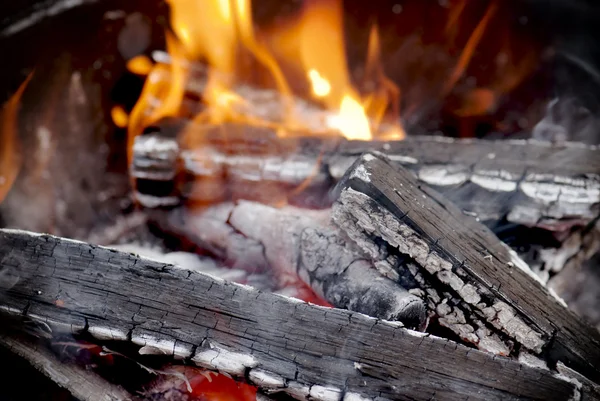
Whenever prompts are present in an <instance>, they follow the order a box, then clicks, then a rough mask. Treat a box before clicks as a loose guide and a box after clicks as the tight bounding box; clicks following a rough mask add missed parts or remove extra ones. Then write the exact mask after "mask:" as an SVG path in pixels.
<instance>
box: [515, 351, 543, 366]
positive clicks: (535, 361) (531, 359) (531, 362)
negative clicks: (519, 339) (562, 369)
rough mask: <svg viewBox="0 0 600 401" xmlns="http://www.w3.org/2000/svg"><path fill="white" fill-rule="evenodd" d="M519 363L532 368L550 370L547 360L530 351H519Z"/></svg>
mask: <svg viewBox="0 0 600 401" xmlns="http://www.w3.org/2000/svg"><path fill="white" fill-rule="evenodd" d="M518 360H519V363H522V364H523V365H526V366H529V367H531V368H536V369H543V370H548V365H547V364H546V362H545V361H543V360H542V359H540V358H538V357H537V356H536V355H533V354H531V353H529V352H521V353H519V358H518Z"/></svg>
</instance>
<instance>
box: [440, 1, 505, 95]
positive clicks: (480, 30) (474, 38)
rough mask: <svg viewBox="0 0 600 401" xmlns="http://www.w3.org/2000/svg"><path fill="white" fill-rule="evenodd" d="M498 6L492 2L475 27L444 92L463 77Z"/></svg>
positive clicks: (447, 91) (449, 89)
mask: <svg viewBox="0 0 600 401" xmlns="http://www.w3.org/2000/svg"><path fill="white" fill-rule="evenodd" d="M496 8H497V5H496V2H492V3H490V5H489V7H488V9H487V11H486V12H485V15H484V16H483V18H482V19H481V21H479V24H477V27H475V30H474V31H473V34H472V35H471V37H470V38H469V40H468V41H467V44H466V45H465V47H464V49H463V51H462V53H461V55H460V58H459V59H458V63H457V64H456V67H454V70H453V71H452V74H451V75H450V78H449V79H448V81H447V82H446V85H445V87H444V93H449V92H450V91H451V90H452V88H454V85H456V82H458V80H459V79H460V77H462V75H463V74H464V72H465V70H466V69H467V66H468V65H469V62H470V61H471V58H472V57H473V53H474V52H475V49H476V48H477V45H479V42H480V41H481V38H482V36H483V34H484V32H485V29H486V28H487V25H488V23H489V22H490V19H491V18H492V16H493V15H494V13H495V12H496Z"/></svg>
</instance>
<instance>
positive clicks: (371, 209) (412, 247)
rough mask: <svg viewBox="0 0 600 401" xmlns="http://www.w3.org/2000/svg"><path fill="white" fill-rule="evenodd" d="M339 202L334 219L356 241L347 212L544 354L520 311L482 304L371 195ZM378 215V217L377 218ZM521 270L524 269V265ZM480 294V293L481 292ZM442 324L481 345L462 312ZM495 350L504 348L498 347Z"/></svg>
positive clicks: (349, 194)
mask: <svg viewBox="0 0 600 401" xmlns="http://www.w3.org/2000/svg"><path fill="white" fill-rule="evenodd" d="M338 202H339V203H340V204H342V205H345V207H336V206H334V212H333V219H334V221H335V222H336V223H337V224H340V225H341V226H340V228H342V230H344V231H345V232H346V234H347V235H348V236H349V237H350V238H351V239H352V240H353V241H361V239H360V236H361V235H362V234H361V233H360V230H357V229H356V227H355V226H354V225H352V223H351V221H353V220H352V219H347V218H344V217H342V216H341V215H340V214H342V213H344V210H346V209H347V210H352V211H353V212H352V214H353V218H354V221H356V226H358V227H360V228H361V229H362V230H364V231H366V232H367V233H368V234H371V235H376V236H379V237H381V238H383V239H384V240H385V241H386V242H387V243H388V244H389V245H390V246H393V247H395V248H397V249H398V251H399V252H401V253H403V254H405V255H409V256H410V257H411V258H412V259H414V260H415V261H416V262H417V263H419V265H420V266H422V267H423V268H424V269H425V270H427V271H428V272H429V273H430V274H432V275H434V276H436V277H437V278H438V279H439V280H440V282H442V283H446V284H447V285H449V286H450V287H451V288H453V289H454V290H455V291H456V292H457V293H458V294H459V295H460V296H461V297H465V299H463V300H464V301H465V302H466V303H467V304H469V305H472V306H473V307H475V308H476V309H478V310H480V311H481V312H482V313H483V314H484V316H486V315H487V316H488V321H489V322H490V323H492V324H493V325H494V326H495V327H496V328H498V329H500V330H502V331H504V332H505V333H506V334H508V335H509V336H510V337H512V338H515V339H516V340H517V341H519V342H520V343H521V344H523V345H524V346H525V347H527V348H529V349H531V350H533V351H534V352H538V353H539V352H541V349H542V346H543V345H544V344H545V342H544V340H543V339H542V336H541V333H539V332H537V331H535V330H533V329H531V328H530V327H529V326H527V325H526V324H525V323H524V322H523V321H522V320H521V319H520V318H519V317H518V316H517V313H516V311H515V310H514V309H513V308H512V307H511V306H509V305H508V304H505V303H503V302H496V303H495V304H493V305H492V307H491V308H492V309H491V310H489V308H487V307H486V306H485V305H483V304H480V303H479V300H480V296H478V294H477V295H476V294H473V291H472V290H473V288H474V287H473V286H472V285H471V284H470V287H467V289H466V290H464V287H465V284H464V282H463V280H462V279H461V278H460V277H458V276H457V275H456V273H454V272H453V271H452V270H451V269H452V264H451V263H450V262H449V261H447V260H444V259H443V258H441V257H440V256H439V255H436V254H435V253H434V252H432V251H431V250H430V248H429V246H428V245H427V243H426V242H425V241H423V240H422V239H421V238H420V237H419V236H418V234H417V233H416V232H414V230H412V229H411V228H410V227H408V226H407V225H406V224H403V223H401V222H400V221H399V220H398V219H397V218H396V217H395V216H393V215H392V214H391V213H390V212H388V211H387V210H385V209H381V208H376V206H373V204H372V202H370V198H369V197H368V196H367V195H365V194H362V193H360V192H357V191H354V190H352V189H346V190H344V191H343V192H342V193H341V195H340V198H339V200H338ZM375 215H376V216H377V218H373V216H375ZM512 263H514V264H515V265H517V266H519V265H522V264H524V262H523V261H522V260H520V259H519V258H513V259H512ZM525 266H526V265H525ZM519 267H520V268H524V267H523V266H519ZM527 268H528V267H527ZM531 274H533V273H531ZM478 291H480V290H479V289H478V290H477V292H478ZM486 310H487V311H486ZM440 322H441V323H442V324H445V325H448V327H449V328H451V329H453V330H455V332H456V333H457V334H458V335H459V336H461V337H462V338H464V339H466V340H468V341H470V342H473V343H475V344H478V343H481V342H480V339H479V338H478V337H477V332H476V330H475V328H474V327H473V326H472V325H470V324H469V323H467V322H466V320H465V319H464V316H463V315H462V311H460V310H458V309H457V310H452V311H451V312H450V314H448V315H446V316H443V315H442V316H441V318H440ZM492 348H501V347H496V346H494V347H492Z"/></svg>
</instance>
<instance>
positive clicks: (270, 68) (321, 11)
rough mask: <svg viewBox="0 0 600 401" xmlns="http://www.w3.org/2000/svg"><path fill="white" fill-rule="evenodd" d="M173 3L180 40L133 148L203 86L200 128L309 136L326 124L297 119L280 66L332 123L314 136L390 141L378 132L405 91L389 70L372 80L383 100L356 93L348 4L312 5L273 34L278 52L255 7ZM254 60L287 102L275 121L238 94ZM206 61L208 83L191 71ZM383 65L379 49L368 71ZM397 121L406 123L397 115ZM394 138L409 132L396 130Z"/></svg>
mask: <svg viewBox="0 0 600 401" xmlns="http://www.w3.org/2000/svg"><path fill="white" fill-rule="evenodd" d="M168 3H169V5H170V7H171V26H172V28H173V32H174V33H175V37H174V36H172V35H171V36H168V37H167V51H168V53H169V56H170V57H169V60H170V61H164V62H159V63H157V64H155V65H153V66H152V67H151V70H150V72H149V73H148V78H147V81H146V85H145V87H144V90H143V93H142V95H141V97H140V99H139V101H138V103H137V104H136V106H135V107H134V109H133V111H132V113H131V116H130V118H129V124H128V135H129V147H130V149H131V146H132V145H133V139H134V138H135V137H136V136H137V135H139V134H140V133H141V132H142V131H143V129H144V127H147V126H148V125H150V124H153V123H155V122H156V121H158V120H159V119H161V118H163V117H166V116H177V115H179V112H180V108H181V105H182V101H183V96H184V95H185V91H186V87H188V85H192V86H193V85H194V84H196V86H195V87H198V85H197V82H198V81H197V80H198V79H202V80H203V81H202V84H201V88H202V89H201V96H202V98H201V100H202V103H203V104H204V106H205V107H204V108H203V109H202V111H201V112H200V113H198V114H197V115H196V116H195V117H194V122H195V123H197V124H211V125H214V124H222V123H225V122H237V123H244V124H249V125H258V126H269V127H271V128H273V129H274V130H275V131H276V132H277V133H278V134H279V135H282V136H283V135H288V133H289V132H290V131H294V132H305V133H310V132H311V131H312V130H314V127H315V126H317V125H319V124H315V121H306V119H305V118H302V117H300V116H298V115H297V112H298V107H300V108H301V106H298V105H297V104H295V102H294V96H295V95H294V94H292V92H291V89H290V87H289V85H288V81H287V78H288V77H286V76H285V75H284V73H283V71H282V69H281V67H280V63H281V62H282V63H284V64H285V65H293V66H294V69H295V70H296V71H301V75H302V76H303V77H304V79H306V82H307V84H308V85H310V87H311V96H312V97H313V98H314V100H315V101H317V102H318V103H319V104H320V105H322V106H323V107H324V108H325V109H326V112H325V114H324V115H325V118H321V119H320V120H319V121H321V123H322V124H324V126H323V129H318V130H317V131H315V134H316V133H318V134H323V133H325V132H326V131H327V132H339V135H343V136H345V137H347V138H350V139H360V140H369V139H372V138H373V137H374V135H373V134H372V131H373V130H376V131H377V133H376V135H375V136H380V134H381V135H384V136H386V137H389V132H391V130H387V132H381V133H380V132H379V127H380V122H381V120H382V119H383V118H384V115H385V113H386V111H388V106H389V104H390V103H392V104H393V102H396V105H397V99H392V98H393V97H394V94H395V95H397V94H398V93H399V92H398V90H397V88H395V86H394V85H393V84H392V85H390V82H391V81H389V80H386V78H385V76H384V75H383V70H382V69H376V68H375V70H376V71H377V73H376V74H375V75H374V76H373V79H374V80H376V81H377V82H378V84H377V88H378V89H377V91H378V93H369V92H368V91H367V92H366V93H365V94H364V95H361V93H359V91H358V90H356V89H355V88H354V87H353V85H352V83H351V79H350V74H349V72H348V67H347V65H346V54H345V44H344V37H343V20H342V3H341V0H309V1H307V2H306V3H305V4H304V7H303V9H302V11H301V13H300V14H299V15H298V16H297V18H295V19H294V20H293V21H290V23H289V24H286V25H284V26H281V27H280V28H279V29H278V31H277V32H274V37H276V38H280V43H279V46H278V49H275V51H274V52H273V50H274V49H272V48H270V47H268V46H267V45H266V44H265V41H263V40H261V38H260V36H257V34H256V32H255V29H254V23H253V20H252V13H251V7H252V4H251V2H250V0H206V1H198V0H168ZM323 38H327V40H325V41H324V40H323ZM288 50H289V51H288ZM275 54H277V55H280V56H281V55H282V54H286V55H289V58H286V57H287V56H286V57H283V59H281V57H280V58H279V59H277V58H276V57H275ZM375 56H376V57H375ZM248 57H250V58H251V59H252V60H254V61H256V62H258V63H259V65H260V66H262V68H264V71H266V72H267V73H268V74H269V77H270V78H271V82H273V84H274V85H275V89H276V90H277V92H278V96H279V97H278V99H279V101H280V103H281V104H280V106H281V107H280V108H279V109H278V111H277V112H278V113H279V115H278V117H277V118H276V119H275V120H272V119H269V118H266V117H261V116H262V113H260V112H254V111H256V110H258V109H260V107H261V105H260V104H254V102H253V101H250V100H249V99H248V98H246V97H245V95H244V94H243V93H242V92H240V90H239V88H240V85H242V84H243V76H244V75H243V73H246V74H247V71H242V70H241V67H240V66H241V65H244V64H243V63H244V61H245V60H246V61H247V60H248ZM142 60H143V59H139V61H135V62H134V61H132V62H131V66H129V68H130V70H131V71H136V72H137V73H140V74H142V72H145V66H146V65H147V63H146V62H145V61H142ZM199 62H200V63H205V64H206V65H207V66H208V69H207V73H206V75H205V76H203V77H201V78H198V77H197V76H195V75H194V73H193V72H190V66H191V65H192V64H194V63H199ZM378 62H379V50H378V49H376V51H375V53H370V54H369V62H368V65H373V66H374V65H375V64H376V63H378ZM194 80H195V81H194ZM392 87H393V88H394V89H391V90H390V88H392ZM380 88H386V89H385V90H382V89H380ZM390 94H391V95H390ZM396 97H397V96H396ZM367 109H368V111H367ZM393 109H395V110H397V107H393ZM322 115H323V113H322ZM394 117H395V120H396V121H399V120H398V118H397V117H398V116H397V115H395V116H394ZM113 119H114V116H113ZM121 120H122V119H119V121H121ZM115 121H116V119H115ZM196 132H197V130H196ZM393 132H396V133H402V132H403V131H402V130H401V129H394V130H393ZM190 135H191V136H194V135H192V134H190ZM190 135H188V134H187V133H185V134H184V138H185V139H184V140H186V141H193V142H194V143H196V144H197V143H199V141H201V140H202V138H197V135H195V136H194V137H193V138H189V136H190ZM402 135H403V134H401V135H394V136H392V137H395V138H401V137H402ZM188 143H189V142H188ZM130 152H131V151H130Z"/></svg>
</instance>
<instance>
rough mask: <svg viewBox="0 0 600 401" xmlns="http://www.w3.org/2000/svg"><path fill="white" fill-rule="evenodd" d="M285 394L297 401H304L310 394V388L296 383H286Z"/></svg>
mask: <svg viewBox="0 0 600 401" xmlns="http://www.w3.org/2000/svg"><path fill="white" fill-rule="evenodd" d="M285 392H286V393H287V394H289V395H291V396H292V397H294V398H295V399H297V400H306V399H308V395H309V394H310V387H308V386H307V385H305V384H302V383H299V382H296V381H291V382H288V384H287V388H286V389H285Z"/></svg>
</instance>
